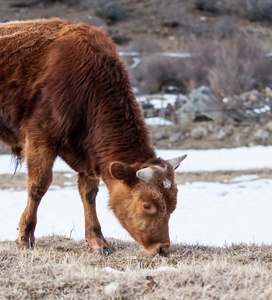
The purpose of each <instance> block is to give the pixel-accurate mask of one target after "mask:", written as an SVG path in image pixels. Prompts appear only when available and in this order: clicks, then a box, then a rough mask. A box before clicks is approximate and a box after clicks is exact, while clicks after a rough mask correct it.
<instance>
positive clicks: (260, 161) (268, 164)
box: [156, 146, 272, 172]
mask: <svg viewBox="0 0 272 300" xmlns="http://www.w3.org/2000/svg"><path fill="white" fill-rule="evenodd" d="M156 152H157V155H158V156H159V157H162V158H163V159H172V158H174V157H178V156H181V155H184V154H188V157H187V158H186V159H185V160H184V161H183V162H182V163H181V164H180V166H179V167H178V169H177V170H176V171H177V172H195V171H220V170H221V171H227V170H233V171H235V170H250V169H263V168H270V169H272V159H271V153H272V146H254V147H240V148H232V149H208V150H157V151H156Z"/></svg>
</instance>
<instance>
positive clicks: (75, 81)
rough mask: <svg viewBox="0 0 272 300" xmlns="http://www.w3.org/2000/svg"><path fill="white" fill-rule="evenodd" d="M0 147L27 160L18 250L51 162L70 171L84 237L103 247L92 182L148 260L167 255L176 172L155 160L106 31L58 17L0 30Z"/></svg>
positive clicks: (31, 227)
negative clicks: (82, 218) (0, 144)
mask: <svg viewBox="0 0 272 300" xmlns="http://www.w3.org/2000/svg"><path fill="white" fill-rule="evenodd" d="M0 49H1V50H0V139H1V140H2V141H3V142H4V143H5V144H7V145H9V146H10V147H11V148H12V152H13V154H14V155H15V156H16V157H17V158H18V160H19V161H20V160H23V159H26V160H27V166H28V202H27V206H26V208H25V211H24V213H23V215H22V217H21V220H20V222H19V237H18V239H17V240H16V242H17V244H18V247H19V248H28V247H29V246H30V245H32V244H34V231H35V226H36V223H37V209H38V206H39V204H40V201H41V199H42V197H43V195H44V194H45V193H46V191H47V189H48V188H49V186H50V184H51V181H52V167H53V163H54V161H55V159H56V157H57V156H60V157H61V158H62V159H63V160H64V161H65V162H66V163H67V164H68V165H70V166H71V167H72V168H73V169H74V170H75V171H77V172H78V174H79V175H78V189H79V193H80V196H81V199H82V202H83V206H84V214H85V229H86V239H87V241H88V242H89V246H90V248H92V249H93V250H94V251H95V252H98V253H99V252H101V251H102V250H103V248H107V247H108V244H107V242H106V240H105V239H104V237H103V235H102V232H101V227H100V224H99V221H98V218H97V215H96V206H95V198H96V194H97V192H98V185H99V179H100V178H102V179H103V181H104V182H105V184H106V185H107V187H108V189H109V192H110V200H109V205H110V207H111V209H112V210H113V212H114V213H115V215H116V217H117V218H118V219H119V221H120V222H121V224H122V226H123V227H124V228H125V229H127V231H128V232H129V233H130V234H131V236H132V237H133V238H134V239H135V240H136V241H137V242H138V243H139V244H140V245H142V246H143V248H144V249H145V250H146V251H147V252H148V253H150V254H151V255H154V254H156V253H158V252H162V251H164V249H166V248H168V247H169V243H170V242H169V234H168V221H169V217H170V214H171V213H172V212H173V211H174V209H175V207H176V199H177V188H176V184H175V183H174V168H176V167H177V166H178V165H179V163H180V161H181V160H182V159H183V158H184V157H181V158H177V159H173V160H170V161H164V160H162V159H160V158H157V157H156V156H155V153H154V149H153V147H152V146H151V143H150V137H149V133H148V130H147V128H146V125H145V123H144V120H143V116H142V113H141V111H140V108H139V105H138V104H137V102H136V100H135V96H134V94H133V92H132V89H131V85H130V82H129V78H128V73H127V71H126V70H125V68H124V65H123V63H122V62H121V61H120V59H119V57H118V54H117V51H116V48H115V45H114V44H113V43H112V41H111V39H110V37H109V36H108V35H107V33H106V32H105V31H104V30H102V29H99V28H94V27H90V26H88V25H86V24H82V23H80V24H73V23H71V22H69V21H62V20H59V19H52V20H36V21H28V22H12V23H6V24H1V25H0Z"/></svg>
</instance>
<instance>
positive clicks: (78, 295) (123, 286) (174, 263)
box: [0, 236, 272, 299]
mask: <svg viewBox="0 0 272 300" xmlns="http://www.w3.org/2000/svg"><path fill="white" fill-rule="evenodd" d="M109 244H110V246H111V248H112V250H113V254H112V255H110V256H107V257H95V256H93V255H92V254H91V253H90V252H89V250H88V248H87V245H86V243H85V242H84V241H74V240H70V239H68V238H65V237H61V236H50V237H44V238H42V239H38V240H37V245H36V248H35V249H34V250H30V251H19V250H17V249H16V246H15V243H14V242H1V243H0V298H1V299H40V298H45V299H151V298H152V299H154V298H155V299H208V298H211V299H270V298H271V297H272V285H271V282H272V272H271V270H272V246H265V245H263V246H257V245H254V244H252V245H250V246H248V245H244V244H240V245H229V246H225V247H223V248H215V247H205V246H200V245H182V244H181V245H172V247H171V252H170V254H169V256H168V257H163V256H156V257H154V258H150V257H148V256H146V255H145V254H144V253H143V252H142V250H141V249H140V247H138V246H137V245H136V244H135V243H132V242H124V241H117V240H113V239H112V240H109ZM163 267H168V269H165V268H163ZM109 268H111V269H114V270H116V272H113V271H112V270H111V269H109ZM117 271H118V272H117Z"/></svg>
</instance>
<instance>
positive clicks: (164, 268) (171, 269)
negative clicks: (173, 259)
mask: <svg viewBox="0 0 272 300" xmlns="http://www.w3.org/2000/svg"><path fill="white" fill-rule="evenodd" d="M156 271H158V272H169V271H174V272H178V269H176V268H173V267H158V268H157V269H156Z"/></svg>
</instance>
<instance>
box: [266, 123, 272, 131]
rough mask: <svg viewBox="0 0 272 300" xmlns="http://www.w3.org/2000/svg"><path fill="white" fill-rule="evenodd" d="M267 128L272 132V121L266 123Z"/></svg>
mask: <svg viewBox="0 0 272 300" xmlns="http://www.w3.org/2000/svg"><path fill="white" fill-rule="evenodd" d="M265 129H266V130H268V131H269V132H272V121H269V122H268V123H267V124H266V125H265Z"/></svg>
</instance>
